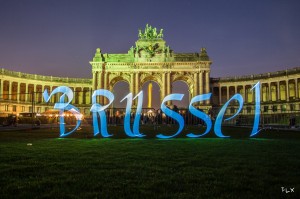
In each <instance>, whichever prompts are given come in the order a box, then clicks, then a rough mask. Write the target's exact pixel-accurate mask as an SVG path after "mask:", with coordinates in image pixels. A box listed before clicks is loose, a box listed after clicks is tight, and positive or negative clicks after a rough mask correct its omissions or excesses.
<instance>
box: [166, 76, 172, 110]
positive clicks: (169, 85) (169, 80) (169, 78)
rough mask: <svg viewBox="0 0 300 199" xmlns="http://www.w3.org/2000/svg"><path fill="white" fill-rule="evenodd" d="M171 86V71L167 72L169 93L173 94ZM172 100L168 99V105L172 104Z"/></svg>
mask: <svg viewBox="0 0 300 199" xmlns="http://www.w3.org/2000/svg"><path fill="white" fill-rule="evenodd" d="M171 86H172V83H171V72H167V95H170V94H171V92H172V91H171ZM171 104H172V102H171V101H168V102H167V105H171Z"/></svg>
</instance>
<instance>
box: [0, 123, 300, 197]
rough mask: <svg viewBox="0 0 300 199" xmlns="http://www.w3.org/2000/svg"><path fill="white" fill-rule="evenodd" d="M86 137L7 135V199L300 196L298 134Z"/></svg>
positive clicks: (2, 143)
mask: <svg viewBox="0 0 300 199" xmlns="http://www.w3.org/2000/svg"><path fill="white" fill-rule="evenodd" d="M119 130H120V129H119V127H112V129H111V132H114V134H117V133H118V132H119ZM145 130H146V131H150V130H151V129H150V128H149V129H145ZM82 131H83V132H82V133H77V134H75V135H73V136H71V138H64V139H60V138H55V137H57V135H58V132H57V130H45V129H44V130H35V131H25V132H0V160H1V163H0V176H1V178H0V179H1V181H0V189H1V192H0V198H142V197H143V198H300V170H299V169H300V139H299V135H298V134H299V132H281V131H276V132H272V131H268V132H263V133H262V134H261V135H260V137H259V138H254V139H248V138H245V136H241V137H238V136H237V135H236V134H235V133H234V132H237V131H241V129H238V130H237V129H231V130H230V129H228V132H232V136H233V137H236V138H234V139H219V138H211V137H213V136H211V137H210V136H207V137H206V138H200V139H188V138H175V139H169V140H159V139H155V138H150V139H130V138H125V139H117V138H109V139H102V138H100V137H96V138H93V137H92V135H91V133H86V132H85V130H84V129H83V130H82ZM88 131H90V129H88ZM152 131H153V130H152ZM160 131H162V132H165V131H167V130H165V129H160ZM122 134H123V132H122ZM120 136H121V135H120ZM117 137H118V136H117ZM121 137H122V136H121ZM150 137H151V136H150ZM152 137H154V136H152ZM272 137H273V138H272ZM28 143H32V145H31V146H30V145H28ZM281 187H285V188H288V190H289V188H294V192H293V193H282V188H281Z"/></svg>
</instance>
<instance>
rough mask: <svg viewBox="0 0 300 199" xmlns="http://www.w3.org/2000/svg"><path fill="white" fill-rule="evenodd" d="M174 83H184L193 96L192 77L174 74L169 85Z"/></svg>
mask: <svg viewBox="0 0 300 199" xmlns="http://www.w3.org/2000/svg"><path fill="white" fill-rule="evenodd" d="M176 81H182V82H184V83H185V84H186V85H187V86H188V88H189V92H190V95H191V96H193V93H194V88H195V87H194V84H195V81H194V79H193V77H192V75H183V74H175V75H174V76H173V78H172V80H171V84H172V83H173V82H176Z"/></svg>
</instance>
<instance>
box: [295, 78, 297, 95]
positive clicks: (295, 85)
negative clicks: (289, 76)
mask: <svg viewBox="0 0 300 199" xmlns="http://www.w3.org/2000/svg"><path fill="white" fill-rule="evenodd" d="M295 95H296V96H295V99H298V79H295Z"/></svg>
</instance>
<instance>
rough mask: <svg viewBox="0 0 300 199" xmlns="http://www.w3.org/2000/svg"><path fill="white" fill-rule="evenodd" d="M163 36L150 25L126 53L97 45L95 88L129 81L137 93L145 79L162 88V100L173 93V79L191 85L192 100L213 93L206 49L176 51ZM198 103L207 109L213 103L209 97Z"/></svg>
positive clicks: (132, 90)
mask: <svg viewBox="0 0 300 199" xmlns="http://www.w3.org/2000/svg"><path fill="white" fill-rule="evenodd" d="M163 38H164V36H163V29H160V30H157V29H156V28H154V27H152V26H149V25H148V24H147V25H146V27H145V29H144V30H139V31H138V40H137V41H136V42H135V46H132V47H131V48H130V49H129V51H128V52H127V53H126V54H108V53H102V51H101V49H100V48H97V49H96V53H95V56H94V58H93V60H92V61H90V64H91V65H92V73H93V81H92V82H93V85H92V87H93V90H96V89H108V90H112V89H113V86H114V85H115V84H116V83H117V82H119V81H125V82H127V83H128V84H129V89H130V92H132V93H133V95H134V96H135V95H136V94H137V93H138V92H139V91H140V90H141V89H142V86H143V84H144V83H145V82H147V81H153V82H156V83H157V84H158V86H159V88H160V100H161V101H162V100H163V98H164V97H165V96H167V95H169V94H171V93H172V83H173V82H175V81H183V82H185V83H186V84H187V85H188V89H189V95H190V96H189V98H190V99H191V98H192V97H194V96H196V95H199V94H203V93H209V92H210V89H209V88H210V86H209V85H210V65H211V63H212V62H211V60H210V59H209V56H208V55H207V52H206V49H205V48H201V50H200V52H198V53H175V52H174V51H173V50H172V49H171V48H170V46H168V45H166V41H165V40H164V39H163ZM100 102H102V103H107V99H106V98H104V99H100ZM133 103H134V104H135V102H133ZM170 103H171V102H170ZM169 105H170V104H169ZM197 106H199V107H200V106H201V107H203V108H205V107H206V108H205V109H207V108H208V107H209V106H210V104H209V100H208V101H206V102H201V103H199V104H197Z"/></svg>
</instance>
